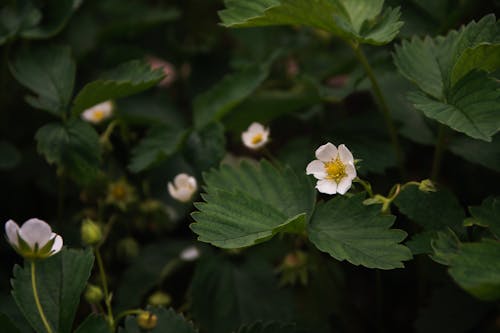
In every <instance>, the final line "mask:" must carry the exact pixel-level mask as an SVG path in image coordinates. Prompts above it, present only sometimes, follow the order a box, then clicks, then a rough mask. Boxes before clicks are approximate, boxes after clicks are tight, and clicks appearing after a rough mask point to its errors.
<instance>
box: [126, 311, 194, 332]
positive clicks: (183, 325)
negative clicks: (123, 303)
mask: <svg viewBox="0 0 500 333" xmlns="http://www.w3.org/2000/svg"><path fill="white" fill-rule="evenodd" d="M147 311H150V312H152V313H153V314H155V315H156V316H157V317H158V323H157V324H156V327H155V328H153V329H152V330H148V332H150V333H196V332H198V331H197V330H196V329H195V328H194V326H193V324H192V323H191V322H188V321H187V320H186V319H185V318H184V317H183V316H182V315H180V314H177V313H176V312H175V311H174V310H173V309H168V310H167V309H165V308H153V307H148V308H147ZM119 332H120V333H142V332H144V330H142V329H141V328H139V325H138V324H137V319H136V317H135V316H128V317H127V318H126V319H125V327H124V328H120V330H119Z"/></svg>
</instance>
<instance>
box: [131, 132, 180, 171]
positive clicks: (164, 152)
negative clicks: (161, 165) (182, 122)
mask: <svg viewBox="0 0 500 333" xmlns="http://www.w3.org/2000/svg"><path fill="white" fill-rule="evenodd" d="M185 135H186V131H185V130H184V129H183V128H172V127H169V126H163V125H159V126H155V127H153V128H151V130H150V131H149V133H148V134H147V136H146V137H145V138H144V139H142V140H141V142H139V144H138V145H137V146H136V147H134V149H133V150H132V159H131V161H130V164H129V166H128V168H129V170H130V171H132V172H135V173H137V172H140V171H143V170H145V169H147V168H149V167H151V166H153V165H154V164H156V163H158V162H160V161H162V160H165V159H166V158H168V157H169V156H171V155H172V154H174V153H175V152H176V151H177V150H178V149H179V147H180V145H181V143H182V141H183V140H184V137H185Z"/></svg>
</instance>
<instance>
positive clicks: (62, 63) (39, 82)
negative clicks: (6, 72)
mask: <svg viewBox="0 0 500 333" xmlns="http://www.w3.org/2000/svg"><path fill="white" fill-rule="evenodd" d="M10 70H11V72H12V75H13V76H14V77H15V78H16V80H17V81H19V83H21V84H22V85H23V86H25V87H26V88H28V89H30V90H31V91H32V92H34V93H35V94H36V95H37V96H27V97H26V101H27V102H28V103H29V104H30V105H31V106H33V107H34V108H37V109H42V110H45V111H48V112H50V113H52V114H54V115H56V116H62V115H63V114H64V113H65V112H66V110H67V107H68V105H69V103H70V100H71V95H72V94H73V86H74V81H75V70H76V67H75V62H74V61H73V58H72V56H71V51H70V49H69V48H67V47H62V46H44V47H43V48H36V49H28V48H23V49H21V50H20V51H19V52H18V53H17V54H16V55H15V57H14V60H12V61H11V62H10Z"/></svg>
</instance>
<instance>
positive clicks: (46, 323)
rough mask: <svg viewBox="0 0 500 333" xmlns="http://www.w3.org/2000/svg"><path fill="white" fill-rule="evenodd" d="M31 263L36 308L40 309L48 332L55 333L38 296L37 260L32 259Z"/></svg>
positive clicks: (39, 311)
mask: <svg viewBox="0 0 500 333" xmlns="http://www.w3.org/2000/svg"><path fill="white" fill-rule="evenodd" d="M30 265H31V287H32V289H33V297H34V298H35V304H36V308H37V310H38V313H39V314H40V318H41V319H42V323H43V326H44V327H45V330H46V331H47V333H53V331H52V328H51V327H50V324H49V322H48V320H47V317H45V313H44V312H43V308H42V304H41V303H40V298H39V297H38V290H37V287H36V267H35V266H36V264H35V260H31V263H30Z"/></svg>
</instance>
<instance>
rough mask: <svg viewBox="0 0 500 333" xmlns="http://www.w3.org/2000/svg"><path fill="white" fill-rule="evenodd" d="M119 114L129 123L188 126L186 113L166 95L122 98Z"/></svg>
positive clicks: (119, 102)
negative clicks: (178, 108)
mask: <svg viewBox="0 0 500 333" xmlns="http://www.w3.org/2000/svg"><path fill="white" fill-rule="evenodd" d="M117 105H118V106H117V110H116V111H117V116H118V117H120V118H121V119H123V120H125V122H126V123H127V124H134V125H135V124H137V125H158V124H164V125H169V126H172V127H187V124H186V120H185V116H184V114H182V113H181V112H179V110H177V107H176V106H175V105H174V104H173V103H172V101H170V99H169V98H168V97H167V96H165V95H163V94H162V95H156V94H154V95H151V94H141V95H136V96H131V97H128V98H123V99H120V100H119V101H118V102H117Z"/></svg>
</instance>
